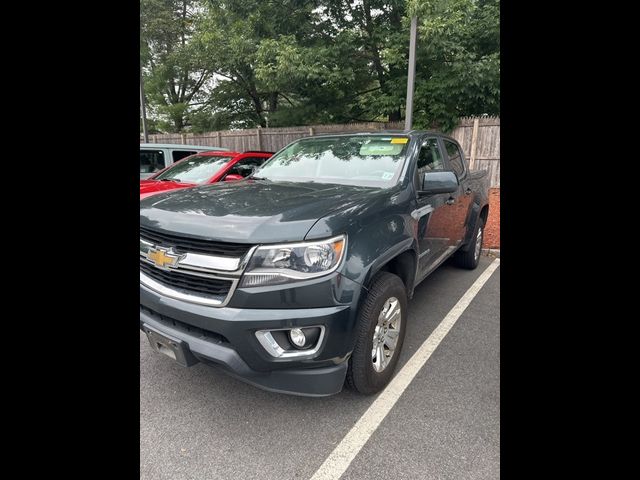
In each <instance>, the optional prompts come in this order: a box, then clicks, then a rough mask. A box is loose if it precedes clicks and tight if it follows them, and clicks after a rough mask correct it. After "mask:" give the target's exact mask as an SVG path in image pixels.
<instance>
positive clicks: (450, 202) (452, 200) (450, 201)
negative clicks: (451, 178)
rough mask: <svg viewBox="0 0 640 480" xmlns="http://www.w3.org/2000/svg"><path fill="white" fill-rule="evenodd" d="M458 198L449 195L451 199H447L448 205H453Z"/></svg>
mask: <svg viewBox="0 0 640 480" xmlns="http://www.w3.org/2000/svg"><path fill="white" fill-rule="evenodd" d="M455 201H456V199H455V198H453V197H449V200H447V201H446V204H447V205H453V204H454V203H455Z"/></svg>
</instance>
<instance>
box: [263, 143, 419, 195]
mask: <svg viewBox="0 0 640 480" xmlns="http://www.w3.org/2000/svg"><path fill="white" fill-rule="evenodd" d="M408 144H409V138H408V137H406V136H390V135H358V136H353V137H348V136H339V137H317V138H306V139H301V140H298V141H297V142H295V143H292V144H291V145H289V146H288V147H287V148H285V149H284V150H283V151H281V152H280V153H278V154H276V155H274V156H273V157H272V158H271V159H270V160H269V161H268V162H267V163H265V164H264V165H263V166H262V168H261V169H260V170H258V171H257V172H256V173H255V177H256V178H259V179H266V180H272V181H289V182H317V183H338V184H343V185H356V186H367V187H381V188H386V187H390V186H392V185H394V184H395V183H396V182H397V180H398V178H399V176H400V171H401V170H402V164H403V161H404V158H405V155H406V150H407V145H408Z"/></svg>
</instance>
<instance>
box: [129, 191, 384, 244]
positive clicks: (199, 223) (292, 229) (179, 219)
mask: <svg viewBox="0 0 640 480" xmlns="http://www.w3.org/2000/svg"><path fill="white" fill-rule="evenodd" d="M165 183H167V182H165ZM380 195H388V193H387V192H386V191H385V190H381V189H378V188H369V187H354V186H348V185H335V184H320V183H313V182H309V183H292V182H269V181H257V180H256V181H254V180H248V181H243V182H229V183H217V184H212V185H204V186H200V187H195V188H189V189H185V190H179V191H174V192H170V193H166V194H160V195H154V196H153V197H151V198H148V199H145V200H141V201H140V225H141V226H146V227H150V228H154V229H159V230H164V231H167V232H170V233H174V234H175V233H177V234H185V235H190V236H195V237H204V238H211V239H215V240H219V241H226V242H233V243H252V244H257V243H276V242H288V241H300V240H303V239H304V238H305V236H306V234H307V232H309V230H310V229H311V227H312V226H313V225H314V224H315V223H316V222H317V221H318V220H319V219H320V218H322V217H323V216H325V215H327V214H328V213H330V212H333V211H336V210H342V209H346V208H349V207H351V206H353V205H354V204H358V203H367V202H369V201H370V200H371V199H372V197H377V196H380ZM337 233H340V232H332V234H337Z"/></svg>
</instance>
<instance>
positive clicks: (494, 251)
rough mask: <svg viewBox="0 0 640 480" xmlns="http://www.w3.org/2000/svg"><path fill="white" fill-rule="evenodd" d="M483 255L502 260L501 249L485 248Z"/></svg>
mask: <svg viewBox="0 0 640 480" xmlns="http://www.w3.org/2000/svg"><path fill="white" fill-rule="evenodd" d="M482 255H487V256H488V257H498V258H500V249H499V248H483V249H482Z"/></svg>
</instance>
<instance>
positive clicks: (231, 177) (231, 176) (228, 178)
mask: <svg viewBox="0 0 640 480" xmlns="http://www.w3.org/2000/svg"><path fill="white" fill-rule="evenodd" d="M243 178H244V177H243V176H242V175H236V174H235V173H230V174H229V175H227V176H226V177H224V181H225V182H237V181H238V180H242V179H243Z"/></svg>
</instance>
